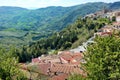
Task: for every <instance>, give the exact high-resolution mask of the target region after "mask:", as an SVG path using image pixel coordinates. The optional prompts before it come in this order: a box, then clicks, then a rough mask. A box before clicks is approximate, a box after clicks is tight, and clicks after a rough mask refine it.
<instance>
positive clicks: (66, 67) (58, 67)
mask: <svg viewBox="0 0 120 80" xmlns="http://www.w3.org/2000/svg"><path fill="white" fill-rule="evenodd" d="M50 71H51V72H58V73H60V72H61V73H66V74H71V73H75V74H83V70H81V69H80V67H78V65H73V64H53V65H52V67H51V68H50Z"/></svg>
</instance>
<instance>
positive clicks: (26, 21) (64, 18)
mask: <svg viewBox="0 0 120 80" xmlns="http://www.w3.org/2000/svg"><path fill="white" fill-rule="evenodd" d="M104 7H106V8H108V9H112V10H115V9H120V2H114V3H103V2H95V3H86V4H81V5H76V6H71V7H61V6H58V7H55V6H51V7H46V8H39V9H35V10H30V9H25V8H20V7H10V6H2V7H0V36H2V38H0V42H3V41H5V40H6V39H11V38H12V37H13V38H14V39H12V40H11V41H13V40H14V42H15V41H16V40H17V41H19V42H21V41H22V42H25V41H26V40H28V41H27V42H30V41H34V40H39V39H40V38H42V37H47V36H49V35H51V34H53V33H54V32H57V31H60V30H62V29H64V28H65V27H67V25H69V24H71V23H73V22H74V21H75V20H76V19H77V18H78V17H80V16H81V17H83V16H85V15H86V14H90V13H94V12H96V11H99V10H102V9H103V8H104ZM6 31H7V32H9V33H10V32H12V33H11V34H12V36H11V34H10V35H7V36H5V35H6ZM16 32H17V33H21V34H20V36H19V35H17V36H16ZM16 38H17V39H16ZM1 39H2V41H1ZM4 39H5V40H4ZM11 41H8V43H9V42H11ZM19 42H18V43H19ZM27 42H26V43H27Z"/></svg>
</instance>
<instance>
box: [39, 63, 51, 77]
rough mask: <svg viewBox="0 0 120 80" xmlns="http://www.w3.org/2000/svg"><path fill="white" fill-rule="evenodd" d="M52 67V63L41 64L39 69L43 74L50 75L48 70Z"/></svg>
mask: <svg viewBox="0 0 120 80" xmlns="http://www.w3.org/2000/svg"><path fill="white" fill-rule="evenodd" d="M50 67H51V63H41V64H39V69H40V72H41V73H42V74H45V75H48V70H49V69H50Z"/></svg>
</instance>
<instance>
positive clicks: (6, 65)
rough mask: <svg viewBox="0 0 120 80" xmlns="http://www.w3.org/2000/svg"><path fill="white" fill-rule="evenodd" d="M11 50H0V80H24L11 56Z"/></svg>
mask: <svg viewBox="0 0 120 80" xmlns="http://www.w3.org/2000/svg"><path fill="white" fill-rule="evenodd" d="M12 51H13V49H10V50H9V51H7V50H5V49H2V48H1V49H0V79H1V80H26V78H25V77H24V76H23V74H22V73H21V71H20V68H19V66H18V60H17V58H15V57H14V56H13V53H12Z"/></svg>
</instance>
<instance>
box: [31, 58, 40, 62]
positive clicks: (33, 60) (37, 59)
mask: <svg viewBox="0 0 120 80" xmlns="http://www.w3.org/2000/svg"><path fill="white" fill-rule="evenodd" d="M32 62H33V63H39V62H40V60H39V58H33V59H32Z"/></svg>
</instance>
